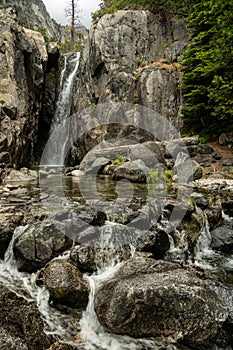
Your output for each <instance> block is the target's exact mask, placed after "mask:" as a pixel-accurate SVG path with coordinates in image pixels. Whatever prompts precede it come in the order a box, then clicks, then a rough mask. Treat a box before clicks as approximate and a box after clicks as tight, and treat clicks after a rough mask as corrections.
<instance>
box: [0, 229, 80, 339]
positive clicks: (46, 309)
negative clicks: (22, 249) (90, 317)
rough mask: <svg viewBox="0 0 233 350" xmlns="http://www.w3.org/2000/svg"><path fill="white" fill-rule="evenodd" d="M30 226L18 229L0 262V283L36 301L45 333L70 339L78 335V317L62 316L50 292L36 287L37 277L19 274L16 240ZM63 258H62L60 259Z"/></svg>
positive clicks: (28, 299)
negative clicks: (52, 305)
mask: <svg viewBox="0 0 233 350" xmlns="http://www.w3.org/2000/svg"><path fill="white" fill-rule="evenodd" d="M27 227H28V226H19V227H17V228H16V230H15V232H14V235H13V238H12V240H11V243H10V245H9V247H8V249H7V251H6V253H5V259H4V261H3V260H0V281H1V283H2V284H3V285H5V286H6V287H7V288H8V289H9V290H11V291H12V292H14V293H15V294H16V295H17V296H19V297H21V298H24V299H25V300H27V301H28V302H32V301H34V302H35V303H36V304H37V306H38V309H39V311H40V313H41V315H42V318H43V320H44V323H45V329H44V330H45V333H46V334H51V335H55V336H59V337H60V338H66V339H67V338H70V337H71V336H73V335H75V334H76V333H78V330H79V328H80V327H79V317H78V315H67V314H62V313H61V312H59V311H57V310H56V309H54V308H52V307H50V305H49V292H48V291H47V290H46V289H45V288H44V287H43V288H40V287H38V286H37V285H36V283H35V280H36V275H35V274H29V273H23V272H19V271H18V270H17V267H16V261H15V257H14V253H13V246H14V242H15V240H16V239H17V238H18V237H19V236H20V235H21V234H22V233H23V232H24V231H25V229H26V228H27ZM60 258H61V257H60Z"/></svg>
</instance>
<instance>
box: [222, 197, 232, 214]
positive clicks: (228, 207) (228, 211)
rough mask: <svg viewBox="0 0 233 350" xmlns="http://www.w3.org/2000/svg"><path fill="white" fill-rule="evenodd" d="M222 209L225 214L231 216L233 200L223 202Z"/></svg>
mask: <svg viewBox="0 0 233 350" xmlns="http://www.w3.org/2000/svg"><path fill="white" fill-rule="evenodd" d="M222 209H223V212H224V213H225V214H227V215H229V216H230V217H233V201H227V202H223V203H222Z"/></svg>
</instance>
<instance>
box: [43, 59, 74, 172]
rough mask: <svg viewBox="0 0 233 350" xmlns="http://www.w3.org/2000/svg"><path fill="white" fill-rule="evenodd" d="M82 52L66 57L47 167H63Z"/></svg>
mask: <svg viewBox="0 0 233 350" xmlns="http://www.w3.org/2000/svg"><path fill="white" fill-rule="evenodd" d="M79 57H80V52H77V53H76V54H75V57H74V55H73V54H72V55H69V56H68V55H66V56H64V67H63V70H62V72H61V77H60V85H59V86H60V92H59V97H58V101H57V105H56V111H55V115H54V118H53V121H52V125H51V135H52V137H51V142H48V144H47V147H49V149H50V151H49V154H52V157H50V159H48V160H47V162H46V164H47V165H55V166H57V165H61V166H62V165H63V162H64V159H63V157H62V155H63V154H64V150H65V148H66V145H67V142H68V141H69V135H70V125H69V123H67V118H69V116H70V110H71V102H72V88H73V84H74V78H75V76H76V73H77V70H78V67H79ZM61 124H63V125H64V132H62V133H61V128H60V126H61Z"/></svg>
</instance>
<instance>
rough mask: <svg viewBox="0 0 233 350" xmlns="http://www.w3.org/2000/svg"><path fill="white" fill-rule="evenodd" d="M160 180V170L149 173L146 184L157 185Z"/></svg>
mask: <svg viewBox="0 0 233 350" xmlns="http://www.w3.org/2000/svg"><path fill="white" fill-rule="evenodd" d="M158 180H159V172H158V170H151V171H149V173H148V175H147V178H146V182H147V184H155V183H156V182H158Z"/></svg>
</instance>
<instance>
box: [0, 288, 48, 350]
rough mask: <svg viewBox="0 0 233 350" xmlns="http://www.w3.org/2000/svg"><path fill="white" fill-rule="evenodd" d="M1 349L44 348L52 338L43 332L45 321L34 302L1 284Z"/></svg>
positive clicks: (36, 349)
mask: <svg viewBox="0 0 233 350" xmlns="http://www.w3.org/2000/svg"><path fill="white" fill-rule="evenodd" d="M0 307H1V315H0V349H1V350H29V349H30V350H44V349H47V348H49V345H50V344H51V339H49V337H48V336H46V335H45V333H44V332H43V327H44V325H43V321H42V318H41V316H40V313H39V311H38V309H37V307H36V305H35V304H34V303H28V302H27V301H25V300H24V299H23V298H20V297H18V296H16V294H14V293H12V292H11V291H9V290H8V289H7V288H6V287H4V286H2V285H1V284H0Z"/></svg>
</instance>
